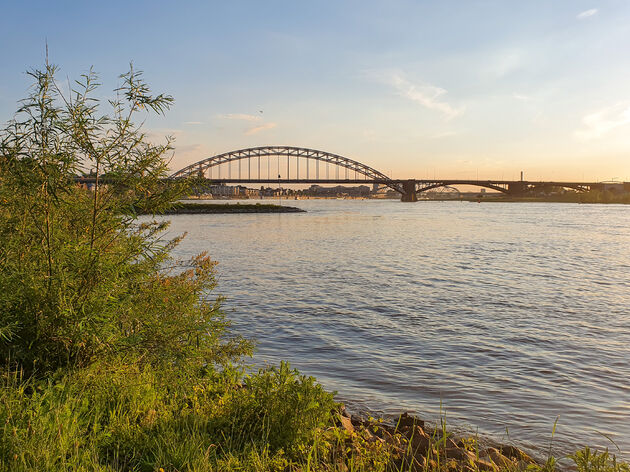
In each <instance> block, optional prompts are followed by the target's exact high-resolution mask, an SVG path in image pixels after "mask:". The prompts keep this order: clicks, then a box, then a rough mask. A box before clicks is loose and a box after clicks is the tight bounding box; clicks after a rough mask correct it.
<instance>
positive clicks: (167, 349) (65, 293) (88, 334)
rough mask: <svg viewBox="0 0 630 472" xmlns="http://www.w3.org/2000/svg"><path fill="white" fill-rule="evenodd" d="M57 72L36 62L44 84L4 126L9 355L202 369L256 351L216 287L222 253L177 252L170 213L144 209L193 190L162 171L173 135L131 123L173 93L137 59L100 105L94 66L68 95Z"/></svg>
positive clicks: (1, 175)
mask: <svg viewBox="0 0 630 472" xmlns="http://www.w3.org/2000/svg"><path fill="white" fill-rule="evenodd" d="M55 72H56V69H55V67H53V66H50V65H47V66H46V68H45V69H44V70H43V71H33V72H31V73H30V75H31V76H32V78H33V79H34V82H35V83H34V86H33V90H32V93H31V95H30V96H29V97H28V98H27V99H26V100H24V101H23V102H22V106H21V107H20V109H19V110H18V113H17V114H16V117H15V118H14V119H13V120H12V121H11V122H10V123H9V124H8V125H7V126H6V128H5V129H4V130H3V131H2V132H1V133H0V361H2V363H3V364H5V365H11V366H17V368H19V369H23V370H24V371H25V373H26V374H27V375H31V374H36V375H38V376H45V375H46V374H47V373H49V372H53V371H55V370H56V369H59V368H80V367H84V366H86V365H89V364H90V363H91V362H94V360H95V359H102V358H103V357H110V358H113V357H117V358H119V359H125V362H150V363H154V364H161V365H163V366H167V365H168V366H172V367H177V368H180V369H183V368H187V369H188V368H191V369H202V368H206V367H207V366H209V365H212V364H214V363H222V362H226V361H229V360H230V359H234V358H237V357H238V356H239V355H241V354H243V353H246V352H248V351H249V347H248V345H247V344H246V343H244V342H242V340H239V339H237V338H234V339H229V338H226V332H225V328H226V326H227V324H226V322H225V319H224V318H223V316H222V314H221V312H220V310H219V304H218V302H217V303H208V302H207V301H205V300H204V298H205V297H206V296H207V294H208V293H209V292H210V291H211V290H212V289H213V288H214V285H215V280H214V263H213V262H212V261H210V260H209V258H208V257H206V256H205V255H203V254H202V255H200V256H198V257H195V258H193V259H192V260H190V261H187V263H186V264H178V263H176V262H175V261H173V260H172V258H171V256H170V252H171V249H172V248H173V247H174V245H176V244H177V242H178V240H177V239H176V240H171V241H169V240H163V239H162V238H161V233H162V231H163V230H164V229H165V228H166V227H167V226H168V223H166V222H157V221H151V220H149V219H146V220H143V221H142V222H138V220H137V218H136V213H137V211H142V212H143V213H153V214H155V213H159V212H161V211H163V210H165V209H166V208H168V207H169V206H170V205H171V202H172V201H173V199H174V198H175V197H176V196H177V195H179V194H180V193H181V191H182V190H183V187H182V185H180V184H177V183H172V182H167V181H165V179H164V178H165V177H166V172H167V165H166V156H167V154H168V153H169V152H170V150H171V146H170V140H169V139H168V138H167V141H166V144H153V143H151V142H149V141H148V140H147V139H146V135H145V134H144V132H142V130H141V127H140V126H138V125H136V124H135V123H134V122H133V119H134V117H136V115H138V114H139V113H144V111H146V110H151V111H154V112H157V113H162V112H164V111H165V110H166V109H168V108H169V106H170V105H171V102H172V98H171V97H168V96H165V95H162V94H160V95H156V96H154V95H151V93H150V90H149V88H148V86H147V85H146V84H145V83H144V81H143V79H142V75H141V73H140V72H137V71H135V70H134V69H133V68H131V69H130V71H129V72H128V73H126V74H124V75H122V76H121V80H122V84H121V86H120V87H119V88H118V89H116V94H117V97H118V98H116V99H115V100H112V101H110V104H111V112H110V113H109V114H102V113H101V112H100V108H101V103H100V102H99V100H98V99H97V98H96V97H95V92H96V90H97V88H98V83H97V78H96V76H95V74H94V73H92V72H90V73H89V74H87V75H85V76H84V77H83V78H82V80H81V81H79V82H77V83H76V84H75V87H74V89H73V90H72V92H71V94H70V96H69V97H65V96H64V95H63V94H62V93H61V91H60V90H59V88H58V86H57V84H56V82H55ZM81 176H82V177H84V178H90V179H91V180H90V181H89V182H90V183H89V185H88V184H84V185H79V184H78V183H77V177H81ZM169 268H170V269H169Z"/></svg>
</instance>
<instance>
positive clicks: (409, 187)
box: [400, 180, 418, 202]
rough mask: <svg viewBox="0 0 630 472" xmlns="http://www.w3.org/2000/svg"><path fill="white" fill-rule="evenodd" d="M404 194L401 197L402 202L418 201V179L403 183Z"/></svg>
mask: <svg viewBox="0 0 630 472" xmlns="http://www.w3.org/2000/svg"><path fill="white" fill-rule="evenodd" d="M402 186H403V194H402V196H401V197H400V201H401V202H417V201H418V195H416V181H415V180H407V181H405V182H403V183H402Z"/></svg>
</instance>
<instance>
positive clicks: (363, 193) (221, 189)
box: [196, 185, 397, 198]
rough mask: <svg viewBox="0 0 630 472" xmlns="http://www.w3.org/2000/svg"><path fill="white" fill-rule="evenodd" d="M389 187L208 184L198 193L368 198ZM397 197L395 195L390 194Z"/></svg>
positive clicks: (235, 196) (249, 196)
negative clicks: (291, 186) (304, 187)
mask: <svg viewBox="0 0 630 472" xmlns="http://www.w3.org/2000/svg"><path fill="white" fill-rule="evenodd" d="M388 190H389V189H379V188H378V186H374V187H372V188H370V187H369V186H367V185H359V186H344V185H337V186H335V187H323V186H321V185H311V186H310V187H309V188H307V189H299V190H295V189H288V188H282V187H265V186H261V187H260V189H254V188H247V187H245V186H243V185H208V186H204V187H202V188H198V189H197V191H196V193H197V194H198V195H212V196H213V197H215V198H257V197H279V196H285V197H320V198H322V197H327V198H335V197H350V198H369V197H371V196H375V195H377V194H378V195H381V196H386V194H387V191H388ZM394 193H395V192H394ZM392 196H393V197H397V194H396V195H392Z"/></svg>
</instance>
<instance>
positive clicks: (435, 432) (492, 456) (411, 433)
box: [337, 407, 542, 472]
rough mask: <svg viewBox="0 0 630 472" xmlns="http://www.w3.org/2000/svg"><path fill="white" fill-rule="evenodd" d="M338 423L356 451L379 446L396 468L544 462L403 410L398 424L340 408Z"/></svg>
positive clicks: (520, 466) (517, 467) (516, 466)
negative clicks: (460, 434)
mask: <svg viewBox="0 0 630 472" xmlns="http://www.w3.org/2000/svg"><path fill="white" fill-rule="evenodd" d="M337 427H338V428H339V429H341V430H343V431H345V434H346V435H347V439H346V446H347V447H349V448H351V449H353V450H354V452H355V453H361V451H362V450H366V449H367V450H369V448H370V447H373V448H374V447H376V448H377V449H379V450H381V451H382V453H385V454H389V457H390V464H391V466H392V467H393V468H394V469H395V470H405V471H426V470H438V469H443V470H453V471H455V470H458V471H459V470H470V471H476V470H482V471H493V472H497V471H499V470H513V471H523V470H526V469H527V468H528V467H530V466H537V465H538V466H541V465H542V464H539V463H538V462H537V461H536V460H534V459H533V458H532V457H530V456H529V455H528V454H527V453H525V452H524V451H522V450H520V449H519V448H517V447H515V446H510V445H505V444H494V445H493V446H481V445H480V443H479V441H478V439H477V438H475V437H459V438H458V437H456V436H455V435H454V434H452V433H450V432H448V431H446V430H445V429H440V428H437V427H436V428H431V427H430V426H428V425H426V424H425V422H424V421H423V420H421V419H420V418H417V417H414V416H411V415H409V414H407V413H402V414H401V415H400V416H399V417H398V419H397V421H396V422H395V424H387V423H385V422H384V421H383V420H376V419H372V418H369V419H366V418H362V417H359V416H356V415H351V414H349V413H348V412H347V411H346V410H345V408H343V407H342V408H341V410H340V412H339V414H338V416H337Z"/></svg>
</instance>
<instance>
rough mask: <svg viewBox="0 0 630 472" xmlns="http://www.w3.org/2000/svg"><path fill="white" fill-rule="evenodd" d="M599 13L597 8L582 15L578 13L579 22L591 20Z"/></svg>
mask: <svg viewBox="0 0 630 472" xmlns="http://www.w3.org/2000/svg"><path fill="white" fill-rule="evenodd" d="M598 11H599V10H597V8H591V9H590V10H585V11H583V12H582V13H578V15H577V16H576V18H577V19H578V20H584V19H586V18H590V17H591V16H594V15H597V12H598Z"/></svg>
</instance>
